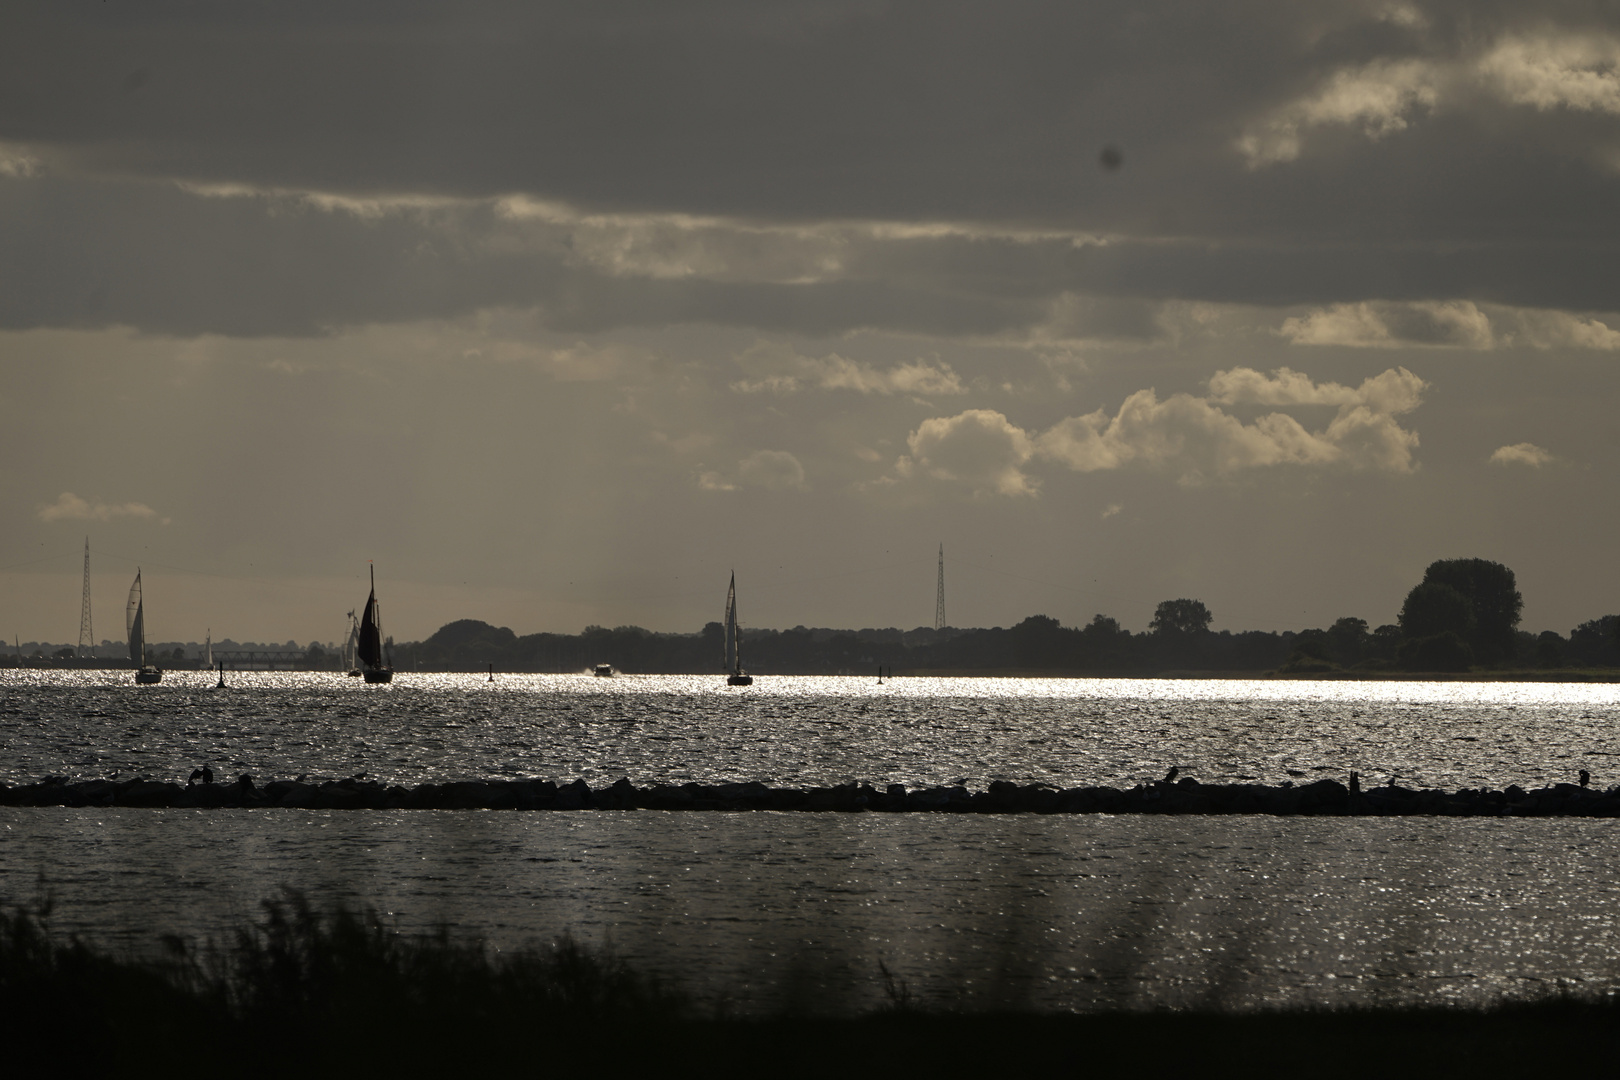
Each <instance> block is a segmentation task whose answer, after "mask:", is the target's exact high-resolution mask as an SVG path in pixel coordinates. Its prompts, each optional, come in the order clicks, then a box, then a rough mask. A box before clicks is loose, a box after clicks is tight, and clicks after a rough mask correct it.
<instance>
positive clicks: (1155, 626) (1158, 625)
mask: <svg viewBox="0 0 1620 1080" xmlns="http://www.w3.org/2000/svg"><path fill="white" fill-rule="evenodd" d="M1214 618H1215V616H1213V615H1211V614H1210V612H1209V608H1207V607H1205V606H1204V602H1203V601H1202V600H1166V601H1164V602H1163V603H1161V604H1160V605H1159V606H1158V607H1156V608H1154V609H1153V621H1152V622H1150V623H1148V630H1149V632H1151V633H1154V634H1159V635H1161V636H1166V637H1171V636H1184V635H1188V634H1202V633H1206V632H1208V630H1209V624H1210V623H1211V622H1212V621H1213V620H1214Z"/></svg>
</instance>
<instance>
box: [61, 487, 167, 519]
mask: <svg viewBox="0 0 1620 1080" xmlns="http://www.w3.org/2000/svg"><path fill="white" fill-rule="evenodd" d="M157 516H158V514H157V511H156V510H153V509H152V508H151V507H150V506H147V505H146V504H145V503H138V502H127V503H119V504H116V505H114V504H112V503H104V502H101V501H99V500H97V501H96V502H91V501H90V500H88V499H82V498H80V497H79V496H77V495H75V494H73V492H71V491H64V492H62V494H61V495H58V496H57V498H56V501H55V502H53V503H52V504H51V505H49V506H45V507H41V508H40V511H39V520H41V521H112V520H113V519H115V518H144V519H148V520H155V519H156V518H157Z"/></svg>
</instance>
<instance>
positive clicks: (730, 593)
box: [725, 573, 742, 675]
mask: <svg viewBox="0 0 1620 1080" xmlns="http://www.w3.org/2000/svg"><path fill="white" fill-rule="evenodd" d="M737 644H738V643H737V575H736V574H735V573H733V574H732V575H731V587H730V588H729V589H727V590H726V661H725V662H726V674H728V675H739V674H741V673H742V660H741V658H740V657H739V656H738V654H737Z"/></svg>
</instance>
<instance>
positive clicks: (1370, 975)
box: [0, 672, 1620, 1010]
mask: <svg viewBox="0 0 1620 1080" xmlns="http://www.w3.org/2000/svg"><path fill="white" fill-rule="evenodd" d="M127 680H128V673H105V674H103V673H75V674H50V675H37V674H29V673H18V672H10V673H7V674H5V675H4V676H0V749H3V756H0V780H4V781H6V782H9V783H16V782H20V781H28V780H34V779H37V778H39V777H40V776H44V775H47V774H53V775H63V774H65V775H69V776H75V777H92V776H96V777H100V776H111V775H113V774H114V773H115V772H116V773H117V774H119V775H124V776H128V775H149V776H154V777H159V778H170V779H179V780H183V779H184V777H185V776H186V775H187V774H188V773H189V772H190V770H191V769H192V768H193V767H194V766H195V765H199V764H203V763H209V764H212V765H213V766H214V768H215V770H216V771H224V772H225V773H226V775H230V774H231V773H233V772H235V771H247V772H252V773H253V774H254V775H255V776H258V777H260V778H261V779H265V778H273V777H290V776H295V775H298V774H309V775H312V776H317V777H319V776H331V777H340V776H349V775H353V774H355V773H359V772H365V773H367V774H368V775H370V776H374V777H378V778H381V779H383V780H386V781H389V782H397V783H405V784H410V783H418V782H421V781H424V780H443V779H452V778H456V779H465V778H481V777H492V776H534V777H545V778H553V779H559V780H565V779H571V778H574V777H583V778H584V779H586V780H587V781H589V782H590V783H591V784H593V785H597V784H605V783H610V782H611V781H613V780H615V779H618V778H619V777H621V776H628V777H630V778H631V779H632V780H633V781H634V782H636V783H638V784H642V783H652V782H683V781H686V780H699V781H708V782H719V781H729V780H763V781H766V782H769V783H772V784H782V785H787V784H827V783H834V782H841V781H846V780H850V779H859V780H863V781H868V782H871V783H874V784H880V785H881V784H883V783H890V782H898V783H905V784H908V785H919V784H937V783H957V782H965V783H967V784H968V785H970V786H973V787H980V786H983V785H984V784H986V783H988V782H989V781H990V780H994V779H1010V780H1017V781H1033V780H1039V781H1045V782H1048V783H1053V784H1058V785H1063V786H1070V785H1075V784H1093V783H1105V784H1112V785H1128V784H1132V783H1135V782H1137V781H1139V780H1142V779H1147V778H1153V777H1157V776H1160V775H1162V774H1163V772H1164V770H1165V768H1167V767H1168V765H1170V764H1177V765H1180V766H1181V767H1182V768H1183V769H1184V770H1186V771H1188V772H1190V773H1191V774H1193V775H1195V776H1198V777H1199V778H1200V779H1203V780H1206V781H1232V780H1241V779H1258V780H1263V781H1266V782H1271V783H1276V782H1280V781H1282V780H1285V779H1288V778H1290V777H1302V778H1314V777H1319V776H1338V777H1342V775H1343V774H1344V773H1346V772H1347V771H1349V770H1351V769H1356V770H1358V771H1360V772H1362V773H1363V775H1365V776H1368V777H1369V778H1370V782H1376V781H1377V780H1380V779H1382V778H1383V776H1384V775H1386V774H1397V775H1399V776H1400V777H1401V779H1402V782H1404V783H1407V784H1410V785H1434V786H1441V787H1448V788H1455V787H1478V786H1480V785H1490V786H1493V787H1502V786H1505V785H1506V784H1509V783H1515V782H1516V783H1521V784H1526V785H1531V784H1540V783H1544V782H1550V781H1555V780H1564V779H1569V778H1571V777H1572V776H1573V775H1574V774H1575V772H1576V771H1577V770H1579V769H1581V768H1586V769H1588V770H1589V771H1591V773H1592V774H1593V776H1594V778H1595V780H1596V782H1598V783H1600V784H1602V785H1604V786H1607V785H1609V784H1612V783H1614V782H1616V781H1617V780H1620V777H1617V776H1615V775H1614V774H1613V773H1612V772H1611V770H1613V769H1615V768H1617V767H1620V763H1617V762H1616V760H1615V755H1616V754H1617V753H1620V736H1617V731H1620V725H1617V723H1616V721H1617V719H1620V716H1617V709H1616V696H1617V695H1616V688H1614V687H1612V686H1607V685H1558V684H1500V683H1494V684H1493V683H1388V682H1381V683H1349V682H1328V683H1308V682H1280V681H1279V682H1252V683H1246V682H1235V681H1211V682H1194V681H1106V680H1019V679H1008V680H997V679H964V680H949V679H896V680H891V681H889V682H887V683H885V684H883V685H879V684H878V683H877V682H876V681H875V680H858V679H831V678H804V679H795V678H769V677H767V678H761V679H757V680H756V681H755V684H754V685H753V686H752V687H750V688H748V689H746V690H734V689H728V688H726V687H725V686H724V685H723V683H721V681H720V680H719V679H716V678H691V679H682V678H664V677H647V678H637V677H633V676H632V677H619V678H614V679H595V678H591V677H580V676H498V677H497V681H496V682H494V683H490V682H488V681H487V677H486V676H480V677H471V676H413V675H409V674H403V675H401V676H399V678H398V681H397V682H396V683H395V684H394V685H392V686H388V687H367V686H364V685H363V684H360V683H359V681H358V680H348V679H343V678H340V677H335V676H322V675H305V674H254V675H249V674H241V675H235V676H232V680H233V682H234V683H235V684H236V685H234V686H232V687H231V688H230V689H227V690H224V691H215V690H213V689H211V688H210V687H211V682H212V677H211V676H206V675H200V674H194V675H185V674H179V675H177V674H170V675H168V676H166V677H165V681H164V683H163V684H161V685H160V686H157V687H141V688H137V687H134V686H132V685H129V683H128V681H127ZM1616 865H1620V825H1617V823H1615V822H1610V821H1594V820H1573V819H1572V820H1513V819H1504V820H1484V819H1422V818H1405V819H1365V818H1356V819H1283V818H1264V817H1222V818H1198V817H1176V818H1160V817H1134V818H1132V817H1107V816H1103V815H1085V816H1072V817H1071V816H1058V817H1039V816H1012V817H980V816H974V815H966V816H958V815H930V814H905V815H888V814H849V815H844V814H776V813H743V814H733V813H685V814H678V813H651V812H632V813H606V812H585V813H489V812H433V811H393V812H377V813H372V812H315V811H292V810H253V811H226V810H216V811H191V810H70V809H60V808H53V809H46V808H40V809H32V808H10V809H4V808H0V899H3V900H7V901H10V902H19V901H27V900H29V899H30V898H31V897H33V896H35V895H36V893H37V892H38V891H39V890H40V889H41V888H45V889H48V890H49V891H50V892H51V893H52V894H53V895H54V897H55V899H56V907H55V913H54V914H53V916H52V918H53V921H54V922H55V924H56V925H58V926H59V927H61V928H63V929H67V930H72V931H75V932H80V933H83V934H85V935H86V936H88V937H90V938H92V939H95V940H101V941H105V942H111V943H114V944H117V945H120V946H128V947H132V948H137V949H140V948H150V947H152V945H153V943H154V942H155V941H156V940H157V938H158V935H159V934H162V933H166V932H167V933H179V934H182V935H189V936H192V937H199V936H204V937H205V936H208V935H215V936H218V935H221V934H223V933H224V932H225V931H226V930H227V929H228V928H230V927H234V926H237V925H240V924H241V923H242V922H243V921H244V920H247V919H249V918H251V917H252V916H253V915H254V913H255V910H256V906H257V904H258V902H259V901H260V900H262V899H264V898H266V897H268V896H273V895H276V892H277V890H278V889H279V888H281V887H283V886H289V887H293V888H297V889H302V890H304V891H306V892H307V893H308V894H309V895H310V896H311V897H313V898H314V899H315V900H317V901H318V902H319V901H326V900H345V901H350V902H359V903H369V904H375V905H377V906H378V907H379V908H381V909H382V910H384V911H386V912H388V913H389V914H390V916H391V917H392V918H394V919H395V920H397V922H398V924H399V925H400V926H401V928H403V929H420V928H426V927H430V926H433V925H435V924H436V923H439V922H448V923H450V924H452V925H454V926H455V927H457V928H458V929H460V930H462V931H464V932H467V933H471V934H476V935H480V936H482V937H484V938H486V939H487V940H489V941H490V942H491V943H493V944H495V945H498V946H502V947H507V946H511V945H515V944H518V943H521V942H524V941H528V940H532V939H535V938H540V939H547V938H550V937H551V936H553V935H555V934H557V933H559V932H561V931H565V930H567V931H571V932H573V933H575V934H577V935H578V936H580V937H582V938H584V939H586V940H588V941H593V942H611V943H612V944H613V945H614V947H615V948H616V949H617V950H618V951H619V952H620V953H621V954H622V955H624V956H626V957H627V958H628V959H630V960H632V961H634V962H636V963H637V964H638V965H641V966H643V967H647V968H650V969H652V970H654V971H658V972H661V973H663V974H665V975H667V976H670V977H672V978H674V979H676V980H677V981H679V982H681V983H682V984H683V985H685V986H687V987H688V988H689V989H691V990H693V991H694V992H696V993H699V994H701V995H703V996H704V997H706V998H711V999H712V998H717V997H729V998H730V999H731V1000H732V1001H733V1002H734V1004H735V1006H736V1007H738V1008H740V1009H745V1010H746V1009H768V1008H774V1007H776V1006H778V1005H782V1004H785V1003H796V1004H801V1005H806V1006H809V1007H812V1008H828V1009H848V1008H862V1007H870V1006H872V1005H876V1004H879V1003H880V1002H881V1000H882V995H881V989H880V985H881V984H880V979H879V974H878V973H879V967H878V965H879V962H880V961H881V962H882V963H883V964H885V965H887V966H888V967H889V969H890V970H891V971H893V972H895V973H896V974H897V975H899V976H900V977H902V978H904V979H905V980H907V981H908V983H909V984H910V985H911V988H912V989H913V991H914V992H915V993H917V994H918V995H919V996H921V997H922V998H923V999H925V1000H929V1001H939V1002H952V1003H957V1004H965V1005H969V1006H974V1005H983V1006H991V1007H1017V1006H1020V1005H1032V1006H1035V1007H1039V1008H1058V1009H1090V1008H1098V1007H1112V1006H1120V1005H1124V1006H1132V1007H1135V1006H1186V1005H1198V1004H1211V1003H1214V1004H1221V1005H1226V1006H1232V1007H1238V1008H1245V1007H1255V1006H1262V1005H1275V1004H1302V1003H1308V1002H1321V1003H1335V1002H1347V1001H1357V1002H1385V1003H1408V1002H1458V1001H1468V1002H1477V1001H1489V1000H1499V999H1502V998H1508V997H1517V996H1525V995H1534V994H1540V993H1545V992H1548V991H1550V990H1555V989H1558V988H1560V987H1574V988H1577V989H1580V990H1584V991H1590V992H1598V993H1614V992H1616V990H1620V915H1617V914H1616V913H1617V911H1620V903H1617V901H1620V885H1617V884H1616V882H1617V880H1620V879H1617V878H1616V876H1615V874H1614V872H1613V867H1614V866H1616Z"/></svg>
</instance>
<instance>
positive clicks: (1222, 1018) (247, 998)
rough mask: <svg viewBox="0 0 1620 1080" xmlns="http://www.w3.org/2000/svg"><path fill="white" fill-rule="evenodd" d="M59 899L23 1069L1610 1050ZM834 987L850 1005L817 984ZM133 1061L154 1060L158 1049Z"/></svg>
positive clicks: (1380, 1022) (1607, 1059) (1616, 1018)
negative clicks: (210, 925) (677, 979)
mask: <svg viewBox="0 0 1620 1080" xmlns="http://www.w3.org/2000/svg"><path fill="white" fill-rule="evenodd" d="M50 916H51V906H50V903H49V901H48V900H44V901H41V902H38V903H36V904H35V905H33V907H32V908H23V907H14V908H11V909H9V910H5V911H0V1055H3V1059H4V1060H6V1061H7V1062H10V1063H15V1064H39V1063H54V1064H58V1065H60V1064H69V1063H73V1064H81V1065H83V1064H91V1063H101V1064H104V1065H112V1064H114V1063H122V1064H124V1065H126V1066H131V1067H134V1066H145V1067H154V1066H157V1065H160V1064H161V1065H162V1066H163V1067H164V1068H165V1069H166V1070H168V1069H174V1068H184V1067H186V1066H187V1065H188V1064H190V1065H194V1066H204V1065H206V1066H208V1067H210V1068H212V1067H230V1066H232V1065H233V1064H234V1066H239V1067H241V1068H245V1069H246V1068H250V1069H252V1070H253V1071H254V1072H258V1071H262V1070H265V1069H269V1068H278V1067H286V1066H292V1067H296V1068H297V1069H298V1070H299V1071H300V1072H304V1073H310V1074H313V1075H329V1074H335V1073H340V1072H346V1071H352V1070H353V1069H356V1068H366V1069H376V1068H379V1067H382V1068H388V1069H390V1070H392V1071H395V1072H399V1073H401V1074H403V1075H420V1074H423V1073H428V1072H440V1071H442V1070H444V1069H448V1068H462V1067H467V1066H477V1067H491V1066H494V1067H503V1068H520V1069H522V1070H523V1071H524V1072H525V1073H532V1074H538V1073H544V1072H550V1071H554V1070H556V1069H559V1068H587V1069H603V1068H611V1069H621V1068H635V1069H647V1068H653V1069H658V1070H661V1071H669V1070H671V1069H675V1070H678V1071H680V1072H685V1071H690V1070H695V1069H698V1068H701V1069H704V1070H705V1071H708V1070H714V1069H740V1068H748V1069H751V1070H754V1069H764V1070H767V1071H768V1072H770V1073H772V1074H774V1075H777V1076H801V1075H806V1076H808V1075H824V1074H826V1073H827V1072H828V1071H829V1070H848V1069H852V1068H892V1067H895V1066H899V1067H903V1068H905V1069H906V1070H907V1071H908V1072H913V1071H916V1070H918V1069H951V1070H953V1071H961V1070H963V1069H977V1068H998V1069H1004V1068H1007V1067H1017V1068H1055V1069H1061V1070H1064V1072H1065V1074H1072V1073H1074V1072H1076V1071H1080V1070H1085V1071H1092V1070H1096V1069H1110V1070H1113V1069H1120V1070H1126V1069H1140V1068H1142V1067H1144V1066H1146V1067H1148V1068H1152V1069H1155V1070H1157V1069H1162V1068H1172V1069H1197V1070H1199V1071H1200V1073H1202V1074H1203V1075H1216V1076H1219V1075H1227V1074H1235V1073H1237V1072H1240V1071H1241V1072H1244V1073H1253V1072H1255V1071H1256V1070H1265V1071H1270V1070H1273V1069H1277V1068H1287V1069H1289V1070H1290V1071H1293V1070H1304V1071H1306V1072H1308V1073H1309V1074H1310V1075H1313V1076H1327V1077H1331V1076H1360V1075H1364V1074H1365V1073H1366V1072H1367V1070H1369V1069H1372V1070H1374V1071H1378V1070H1380V1069H1382V1068H1387V1067H1390V1066H1394V1067H1398V1068H1400V1069H1401V1070H1402V1071H1411V1070H1433V1071H1436V1072H1437V1073H1438V1074H1440V1075H1455V1074H1458V1073H1461V1072H1464V1071H1474V1070H1479V1071H1481V1072H1484V1071H1493V1072H1495V1071H1501V1070H1504V1069H1515V1068H1522V1069H1526V1070H1528V1069H1531V1068H1533V1067H1540V1068H1544V1067H1545V1066H1546V1065H1547V1064H1548V1063H1549V1062H1550V1061H1557V1063H1558V1067H1559V1068H1560V1070H1570V1069H1581V1068H1592V1069H1594V1070H1596V1069H1598V1068H1600V1067H1602V1066H1608V1065H1612V1063H1613V1061H1614V1060H1615V1056H1616V1054H1620V1007H1617V1004H1616V1001H1615V999H1614V998H1612V997H1610V998H1602V999H1596V998H1594V999H1577V998H1573V997H1568V996H1564V997H1552V998H1548V999H1546V1000H1543V1001H1539V1002H1534V1003H1529V1004H1509V1005H1501V1006H1497V1007H1493V1008H1488V1009H1443V1008H1425V1009H1408V1010H1393V1009H1339V1010H1323V1009H1311V1010H1300V1011H1277V1012H1262V1013H1224V1012H1219V1011H1214V1010H1209V1011H1181V1012H1123V1013H1118V1012H1116V1013H1104V1014H1084V1015H1071V1014H1050V1013H1032V1012H993V1011H991V1012H986V1011H977V1010H976V1011H950V1010H938V1009H930V1008H923V1007H920V1006H918V1005H917V1003H916V1002H915V1000H914V999H913V998H912V997H911V995H910V993H909V991H908V990H907V988H906V986H905V984H904V982H903V981H901V980H898V979H897V978H896V977H895V976H894V975H893V973H891V972H889V971H888V970H887V968H883V967H882V966H881V965H880V969H881V970H880V971H879V972H878V973H876V976H877V977H879V978H881V979H882V981H883V986H884V988H885V990H886V993H887V997H888V1000H889V1005H888V1006H887V1007H885V1008H883V1009H881V1010H878V1011H876V1012H871V1013H867V1014H865V1015H858V1016H839V1015H828V1014H827V1013H828V1011H835V1010H820V1011H818V1012H817V1013H815V1014H814V1015H809V1014H806V1015H776V1016H770V1017H765V1018H758V1019H746V1018H738V1017H729V1016H725V1015H717V1014H715V1013H713V1012H712V1011H706V1010H704V1009H701V1008H699V1007H697V1006H696V1005H695V1004H694V1003H693V1002H692V1001H691V1000H690V999H688V998H686V997H685V996H683V995H682V994H681V993H680V992H679V991H678V990H676V989H675V988H672V987H670V986H667V985H665V984H664V983H661V982H660V981H659V980H656V979H653V978H650V977H648V976H645V975H643V974H640V973H638V972H636V971H635V970H633V969H632V968H630V967H629V966H627V965H626V964H624V963H622V962H621V961H619V960H617V959H616V958H615V957H614V956H613V955H612V954H611V953H609V952H606V951H604V950H599V949H591V948H587V947H584V946H582V945H580V944H578V943H576V942H574V941H573V940H571V939H570V938H567V937H562V938H559V939H557V940H556V941H554V942H552V943H550V944H548V945H538V946H531V947H527V948H524V949H519V950H515V951H510V952H495V951H492V950H490V949H488V948H486V947H485V946H484V945H483V944H482V943H481V942H477V941H474V940H469V939H466V938H461V937H457V936H456V935H455V934H454V933H452V932H451V931H450V930H449V929H448V928H441V929H439V930H437V931H435V932H432V933H427V934H414V935H406V934H401V933H399V932H397V931H396V930H395V929H393V928H392V927H390V926H389V925H388V923H387V922H386V921H385V920H384V919H383V918H382V917H381V916H380V915H379V914H378V913H377V912H376V911H374V910H370V909H366V910H360V911H355V910H351V909H349V908H345V907H341V906H340V907H334V908H331V909H328V910H322V909H318V908H316V907H314V906H312V905H311V904H310V903H309V902H308V901H307V899H306V898H305V897H303V896H302V895H299V894H297V893H291V892H289V893H286V894H284V895H283V896H281V897H279V898H277V899H273V900H268V901H266V902H264V904H263V905H262V912H261V916H260V918H259V919H258V920H257V921H255V922H253V923H252V924H250V925H248V926H244V927H241V928H239V929H237V930H236V931H235V932H234V934H233V935H232V936H231V937H230V939H229V940H227V941H224V942H209V943H205V944H203V945H201V946H194V945H192V944H190V943H188V942H186V941H183V940H179V939H174V938H170V939H166V940H165V942H164V949H163V951H162V952H161V953H159V954H157V955H155V956H149V957H133V956H117V955H113V954H110V953H108V952H106V951H102V950H98V949H95V948H93V947H91V946H89V945H87V944H85V943H84V942H83V941H81V940H79V939H77V938H74V937H71V936H69V937H65V938H64V937H62V936H61V935H58V934H56V933H55V932H53V931H52V930H51V928H50ZM824 1004H828V1005H833V1006H835V1005H836V1003H824ZM141 1071H145V1070H144V1068H143V1069H142V1070H141Z"/></svg>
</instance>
